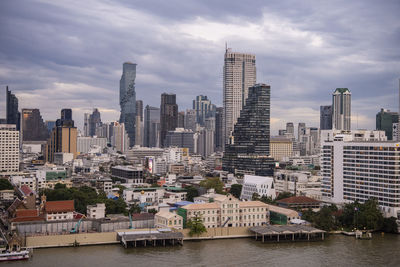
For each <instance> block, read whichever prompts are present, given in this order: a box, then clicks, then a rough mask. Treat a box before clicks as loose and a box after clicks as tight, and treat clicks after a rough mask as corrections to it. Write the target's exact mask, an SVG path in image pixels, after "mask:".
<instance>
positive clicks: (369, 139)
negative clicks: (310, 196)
mask: <svg viewBox="0 0 400 267" xmlns="http://www.w3.org/2000/svg"><path fill="white" fill-rule="evenodd" d="M321 140H322V142H321V149H322V153H321V173H322V198H323V200H324V201H328V202H333V203H337V204H340V203H346V202H354V201H356V200H357V201H359V202H361V203H363V202H365V201H366V200H368V199H370V198H374V199H376V200H377V201H378V203H379V206H380V208H381V209H382V211H383V212H384V215H385V216H394V217H397V218H400V202H399V200H400V143H399V142H396V141H386V136H385V132H384V131H352V132H351V133H349V132H340V131H335V130H327V131H321Z"/></svg>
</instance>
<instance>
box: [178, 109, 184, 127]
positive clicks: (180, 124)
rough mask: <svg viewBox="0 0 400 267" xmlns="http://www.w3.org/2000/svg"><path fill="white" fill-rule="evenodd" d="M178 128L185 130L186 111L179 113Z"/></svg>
mask: <svg viewBox="0 0 400 267" xmlns="http://www.w3.org/2000/svg"><path fill="white" fill-rule="evenodd" d="M176 127H177V128H185V111H180V112H178V125H177V126H176Z"/></svg>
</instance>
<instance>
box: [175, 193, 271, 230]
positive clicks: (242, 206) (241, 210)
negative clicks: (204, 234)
mask: <svg viewBox="0 0 400 267" xmlns="http://www.w3.org/2000/svg"><path fill="white" fill-rule="evenodd" d="M267 207H268V205H267V204H265V203H263V202H261V201H239V200H238V199H236V198H234V197H233V196H231V195H228V196H227V197H226V199H225V200H223V201H221V202H211V203H202V204H190V205H186V206H183V207H180V208H178V214H179V215H181V216H182V217H183V219H184V227H186V223H187V221H188V220H190V219H193V218H194V217H196V216H199V217H200V218H201V219H202V220H203V224H204V226H205V227H206V228H215V227H241V226H244V227H249V226H260V225H264V224H267V223H268V216H267V212H268V211H267Z"/></svg>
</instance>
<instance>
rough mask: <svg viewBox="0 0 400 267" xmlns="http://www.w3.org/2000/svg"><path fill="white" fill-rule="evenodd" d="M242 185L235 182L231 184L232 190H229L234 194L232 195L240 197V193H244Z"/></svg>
mask: <svg viewBox="0 0 400 267" xmlns="http://www.w3.org/2000/svg"><path fill="white" fill-rule="evenodd" d="M242 187H243V186H242V185H241V184H233V185H232V186H231V190H229V193H231V194H232V196H234V197H236V198H240V194H241V193H242Z"/></svg>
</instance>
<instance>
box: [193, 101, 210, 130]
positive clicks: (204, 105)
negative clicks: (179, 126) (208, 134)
mask: <svg viewBox="0 0 400 267" xmlns="http://www.w3.org/2000/svg"><path fill="white" fill-rule="evenodd" d="M193 109H194V110H195V111H196V122H197V123H198V124H200V125H201V126H204V122H205V120H206V118H208V117H213V116H215V105H213V104H211V101H210V100H209V99H208V98H207V96H203V95H198V96H196V99H195V100H193Z"/></svg>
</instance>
